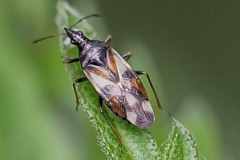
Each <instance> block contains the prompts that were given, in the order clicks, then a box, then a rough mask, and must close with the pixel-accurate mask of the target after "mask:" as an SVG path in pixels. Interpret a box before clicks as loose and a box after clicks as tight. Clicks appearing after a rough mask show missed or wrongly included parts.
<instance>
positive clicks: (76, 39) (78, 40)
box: [64, 28, 86, 47]
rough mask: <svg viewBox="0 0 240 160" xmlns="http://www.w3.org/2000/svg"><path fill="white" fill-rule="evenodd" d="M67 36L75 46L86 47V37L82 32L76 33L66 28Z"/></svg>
mask: <svg viewBox="0 0 240 160" xmlns="http://www.w3.org/2000/svg"><path fill="white" fill-rule="evenodd" d="M64 29H65V31H66V33H67V36H68V37H69V38H70V42H71V44H73V45H80V46H82V47H83V46H84V44H85V41H86V37H85V36H84V35H83V33H82V32H81V31H75V30H73V29H71V28H69V29H68V28H64Z"/></svg>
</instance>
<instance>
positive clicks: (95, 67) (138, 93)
mask: <svg viewBox="0 0 240 160" xmlns="http://www.w3.org/2000/svg"><path fill="white" fill-rule="evenodd" d="M94 16H97V15H90V16H87V17H84V18H82V19H80V20H79V21H77V22H76V23H75V24H74V25H73V26H75V25H76V24H78V23H79V22H81V21H82V20H83V19H86V18H89V17H94ZM64 30H65V32H66V36H67V37H68V38H69V39H70V43H71V44H72V45H75V46H77V48H78V51H79V57H76V58H73V59H65V60H64V63H65V64H71V63H80V65H81V67H82V69H83V71H84V73H85V77H80V78H78V79H76V80H74V81H73V89H74V93H75V96H76V100H77V105H78V104H79V97H78V95H77V91H76V85H77V84H78V83H81V82H84V81H90V82H91V84H92V85H93V86H94V88H95V90H96V91H97V92H98V93H99V109H100V111H101V113H102V114H103V116H104V118H105V119H106V120H107V118H106V116H105V114H104V112H103V103H105V104H106V105H107V106H108V107H109V108H110V109H111V110H112V112H113V113H115V114H116V115H117V116H119V117H121V118H122V119H124V120H126V121H128V122H129V123H130V124H132V125H134V126H136V127H138V128H142V129H145V128H149V127H150V126H151V125H152V124H153V122H154V120H155V117H154V113H153V109H152V107H151V104H150V102H149V98H148V95H147V92H146V90H145V88H144V86H143V84H142V82H141V80H140V78H139V77H138V76H139V75H145V76H146V77H147V79H148V82H149V84H150V86H151V88H152V91H153V93H154V96H155V99H156V102H157V105H158V107H159V109H161V105H160V102H159V99H158V97H157V94H156V91H155V89H154V87H153V85H152V82H151V80H150V77H149V75H148V73H147V72H144V71H135V70H133V69H132V68H131V66H130V65H129V64H128V63H127V60H128V59H129V58H130V57H131V55H132V54H131V52H127V53H126V54H123V55H122V56H121V55H120V54H119V53H118V52H117V51H116V50H114V49H113V48H112V47H111V46H110V41H111V39H112V36H111V35H109V36H108V37H107V38H106V39H105V40H104V41H99V40H90V39H88V38H87V37H86V36H84V34H83V32H82V31H78V30H74V29H72V27H69V28H64ZM61 35H62V34H61ZM51 37H52V36H48V37H45V38H42V39H39V40H36V41H34V42H35V43H36V42H38V41H41V40H43V39H46V38H51ZM107 122H108V120H107ZM108 124H109V122H108ZM109 125H110V126H111V124H109ZM111 128H112V127H111Z"/></svg>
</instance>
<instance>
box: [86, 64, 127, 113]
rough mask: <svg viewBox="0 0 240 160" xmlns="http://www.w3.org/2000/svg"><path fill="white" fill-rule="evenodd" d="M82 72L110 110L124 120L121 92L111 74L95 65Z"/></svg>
mask: <svg viewBox="0 0 240 160" xmlns="http://www.w3.org/2000/svg"><path fill="white" fill-rule="evenodd" d="M84 72H85V75H86V76H87V78H88V79H89V81H90V82H91V83H92V84H93V86H94V88H95V89H96V90H97V92H98V93H99V94H100V96H101V97H102V98H103V99H104V101H105V102H106V103H107V104H108V106H109V107H110V108H111V110H112V111H113V112H114V113H115V114H117V115H119V116H121V117H123V118H126V114H125V109H124V107H123V105H122V101H123V97H124V96H123V90H122V88H121V87H120V86H119V85H118V83H117V80H116V78H115V77H113V76H112V73H111V72H109V71H108V70H107V69H105V68H103V67H100V66H96V65H88V66H87V67H86V68H85V69H84Z"/></svg>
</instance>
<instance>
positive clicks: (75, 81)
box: [73, 77, 88, 110]
mask: <svg viewBox="0 0 240 160" xmlns="http://www.w3.org/2000/svg"><path fill="white" fill-rule="evenodd" d="M87 80H88V79H87V77H82V78H78V79H75V80H74V81H73V90H74V94H75V97H76V110H78V105H79V97H78V94H77V89H76V84H77V83H81V82H84V81H87Z"/></svg>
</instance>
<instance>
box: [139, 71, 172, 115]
mask: <svg viewBox="0 0 240 160" xmlns="http://www.w3.org/2000/svg"><path fill="white" fill-rule="evenodd" d="M135 72H136V73H137V74H138V75H145V76H147V79H148V82H149V84H150V86H151V88H152V91H153V93H154V97H155V99H156V102H157V106H158V108H159V109H160V110H162V111H164V112H165V113H167V114H168V115H169V116H170V117H172V116H171V114H170V113H168V112H167V111H165V110H164V109H163V108H162V107H161V104H160V101H159V99H158V96H157V93H156V91H155V89H154V87H153V85H152V82H151V79H150V77H149V75H148V73H147V72H145V71H135Z"/></svg>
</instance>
